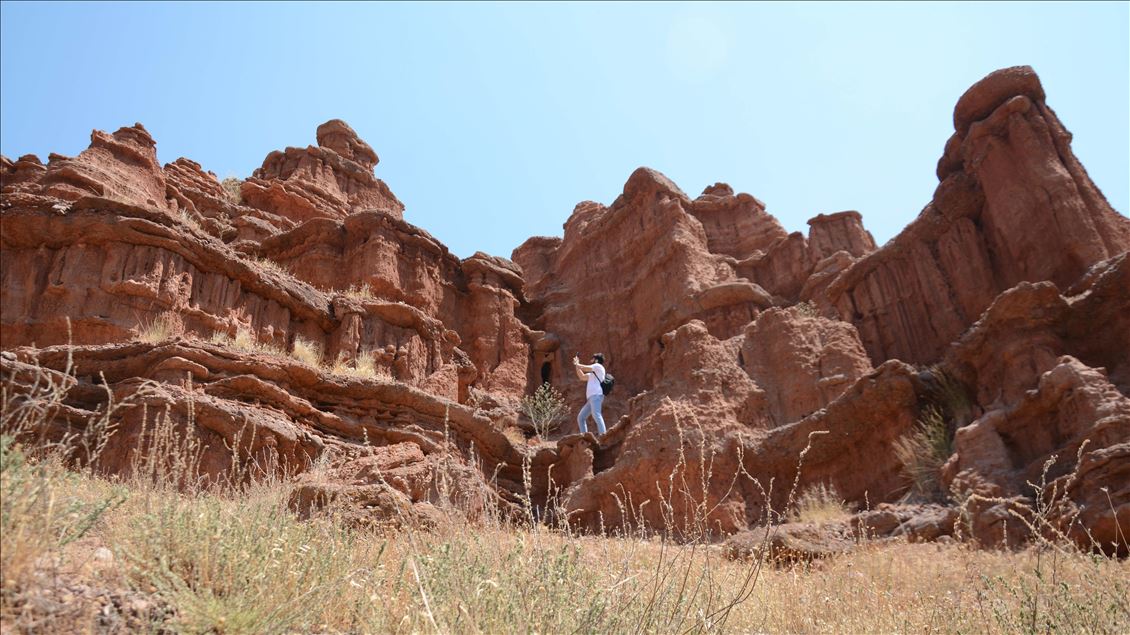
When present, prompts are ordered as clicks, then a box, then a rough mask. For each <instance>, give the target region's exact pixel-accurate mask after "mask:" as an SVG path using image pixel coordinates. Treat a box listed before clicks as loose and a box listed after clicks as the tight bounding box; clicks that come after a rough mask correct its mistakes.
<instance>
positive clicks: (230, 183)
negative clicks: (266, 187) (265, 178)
mask: <svg viewBox="0 0 1130 635" xmlns="http://www.w3.org/2000/svg"><path fill="white" fill-rule="evenodd" d="M242 185H243V179H239V178H236V177H234V176H229V177H227V178H226V179H224V180H223V181H220V187H222V188H224V193H225V194H227V196H228V200H230V201H231V202H233V203H236V204H237V205H238V204H241V203H243V193H242V192H240V187H241V186H242Z"/></svg>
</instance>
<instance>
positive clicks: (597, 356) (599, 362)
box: [592, 353, 604, 364]
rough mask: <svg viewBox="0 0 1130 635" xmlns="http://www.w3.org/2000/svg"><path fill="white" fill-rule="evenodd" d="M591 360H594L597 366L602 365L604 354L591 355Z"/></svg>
mask: <svg viewBox="0 0 1130 635" xmlns="http://www.w3.org/2000/svg"><path fill="white" fill-rule="evenodd" d="M592 358H593V359H595V360H596V363H598V364H603V363H604V353H593V354H592Z"/></svg>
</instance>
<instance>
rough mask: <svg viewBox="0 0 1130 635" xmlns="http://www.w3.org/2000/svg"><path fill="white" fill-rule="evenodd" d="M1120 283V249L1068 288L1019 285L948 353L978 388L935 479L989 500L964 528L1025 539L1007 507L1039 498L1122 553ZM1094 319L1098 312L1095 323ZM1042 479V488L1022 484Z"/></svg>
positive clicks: (1127, 448)
mask: <svg viewBox="0 0 1130 635" xmlns="http://www.w3.org/2000/svg"><path fill="white" fill-rule="evenodd" d="M1127 289H1130V260H1128V259H1127V257H1126V255H1122V256H1120V257H1119V258H1117V259H1115V260H1113V261H1110V262H1104V263H1101V264H1099V265H1097V266H1096V267H1095V269H1094V271H1093V275H1092V276H1090V277H1089V280H1088V281H1087V284H1086V286H1084V287H1083V288H1082V289H1080V290H1079V293H1078V294H1077V295H1074V296H1068V297H1064V296H1062V295H1060V294H1059V292H1058V291H1057V289H1056V288H1055V286H1054V285H1052V284H1051V283H1047V282H1044V283H1038V284H1027V283H1025V284H1021V285H1019V286H1017V287H1016V288H1014V289H1012V290H1010V291H1008V292H1006V293H1004V294H1002V295H1001V296H1000V297H999V298H998V299H997V300H996V301H995V302H994V303H993V305H992V306H991V307H990V308H989V310H988V311H987V312H986V313H985V315H984V316H983V317H982V318H981V319H980V320H979V321H978V322H977V324H976V325H974V327H973V328H972V329H970V331H969V332H968V333H966V335H965V336H964V337H962V339H961V340H959V341H958V342H957V343H956V344H955V345H954V347H953V348H952V349H951V351H950V353H949V354H948V355H947V357H946V364H947V366H948V367H949V368H951V369H952V370H953V372H954V374H955V376H957V377H959V378H960V379H961V381H963V382H964V383H965V384H966V385H969V386H976V387H977V394H976V397H975V400H976V403H977V404H978V406H979V409H980V411H981V414H980V416H979V417H978V418H977V419H976V420H975V421H973V422H972V423H971V424H970V425H968V426H965V427H962V428H959V429H958V430H957V431H956V434H955V438H954V447H955V453H954V456H953V457H952V458H951V459H950V461H949V462H948V463H947V464H946V467H945V470H944V471H943V477H944V479H945V483H946V486H947V488H949V489H951V490H954V491H956V492H959V493H962V494H963V495H976V496H977V497H981V498H984V499H988V500H980V501H973V503H972V504H973V505H974V506H975V507H978V508H981V513H980V514H978V515H977V517H978V522H975V523H974V534H975V536H976V537H977V538H978V539H979V540H981V541H983V542H985V543H986V544H997V543H999V542H1001V541H1002V540H1004V541H1005V542H1011V543H1016V542H1018V541H1020V540H1023V539H1025V538H1027V537H1028V536H1027V534H1028V529H1027V527H1026V526H1025V525H1024V524H1023V523H1022V522H1021V521H1020V520H1019V519H1018V518H1016V517H1015V516H1014V515H1013V514H1011V513H1010V512H1009V511H1008V510H1009V509H1010V508H1013V507H1014V506H1015V505H1016V503H1017V502H1021V503H1023V502H1026V501H1027V502H1029V503H1031V504H1030V507H1033V508H1034V507H1035V499H1036V498H1040V499H1041V504H1042V505H1046V506H1048V507H1049V519H1050V521H1051V522H1052V523H1054V524H1055V525H1056V526H1057V527H1058V528H1059V529H1060V530H1061V531H1063V532H1065V533H1068V534H1071V535H1073V536H1074V537H1075V538H1076V539H1077V540H1078V541H1079V542H1080V543H1082V544H1089V542H1090V541H1091V540H1094V541H1095V542H1096V543H1098V544H1099V545H1101V546H1102V547H1103V548H1104V549H1106V550H1113V551H1120V552H1123V553H1125V550H1126V548H1127V546H1126V543H1125V541H1124V539H1121V538H1120V537H1119V536H1120V535H1119V533H1118V532H1119V527H1120V526H1122V527H1125V523H1126V520H1127V516H1128V515H1130V489H1128V488H1127V487H1126V486H1125V483H1127V476H1130V460H1128V457H1130V442H1128V441H1127V439H1130V398H1128V397H1127V393H1128V391H1127V384H1126V379H1127V375H1128V370H1127V364H1128V363H1130V359H1128V355H1127V353H1126V352H1127V351H1130V347H1128V345H1130V342H1128V341H1127V337H1128V336H1127V333H1128V329H1130V323H1128V319H1130V318H1128V317H1127V316H1128V315H1130V294H1128V293H1127V292H1126V291H1127ZM1100 316H1101V317H1103V318H1107V319H1106V320H1104V321H1102V322H1100V323H1101V324H1102V327H1100V328H1099V329H1097V330H1096V329H1095V328H1094V324H1095V322H1093V320H1095V319H1096V318H1099V317H1100ZM1085 324H1087V325H1090V327H1089V328H1088V327H1085V326H1084V325H1085ZM1084 360H1085V361H1084ZM1107 364H1109V366H1107ZM1041 483H1043V484H1044V486H1042V489H1043V490H1044V491H1043V492H1039V491H1037V490H1036V488H1035V486H1034V485H1032V484H1037V485H1039V484H1041ZM1104 487H1105V488H1106V489H1105V491H1104V490H1103V488H1104ZM1053 490H1054V491H1055V494H1054V495H1053V494H1052V492H1053ZM1030 522H1035V521H1032V520H1030ZM1007 525H1011V526H1012V529H1011V532H1012V533H1010V534H1006V533H1004V531H1005V527H1006V526H1007ZM1041 529H1044V528H1043V527H1041Z"/></svg>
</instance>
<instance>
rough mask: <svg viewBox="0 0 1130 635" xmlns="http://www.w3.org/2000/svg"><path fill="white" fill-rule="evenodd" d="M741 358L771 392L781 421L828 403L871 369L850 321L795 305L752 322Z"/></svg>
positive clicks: (772, 406)
mask: <svg viewBox="0 0 1130 635" xmlns="http://www.w3.org/2000/svg"><path fill="white" fill-rule="evenodd" d="M738 361H739V362H740V363H741V364H742V366H743V367H744V368H745V369H746V372H748V373H749V375H750V377H752V378H753V379H754V381H756V382H757V384H758V385H759V386H761V387H762V388H763V389H764V390H765V391H766V394H767V395H768V400H769V415H770V417H771V418H772V420H773V421H774V422H776V423H777V424H778V425H783V424H785V423H789V422H792V421H799V420H800V419H803V418H805V417H807V416H808V415H810V414H812V413H813V412H815V411H817V410H819V409H820V408H823V407H824V406H827V405H828V404H829V403H831V402H832V401H834V400H835V399H836V398H837V397H839V396H840V395H841V394H843V392H844V390H845V389H846V388H847V387H848V386H850V385H851V384H854V383H855V382H856V380H858V379H859V378H860V377H862V376H864V375H866V374H868V373H870V372H871V370H872V368H871V363H870V362H869V361H868V359H867V353H866V352H864V350H863V346H862V345H861V344H860V343H859V335H858V334H857V333H856V332H855V328H854V327H852V325H851V324H848V323H846V322H839V321H835V320H828V319H824V318H820V317H815V316H805V315H802V314H801V313H800V312H799V311H797V310H796V309H791V310H782V309H769V310H768V311H765V312H764V313H762V314H761V315H759V316H758V317H757V319H756V320H755V321H753V322H751V323H750V324H749V327H748V328H747V329H746V332H745V336H744V340H743V342H742V347H741V351H740V352H739V356H738Z"/></svg>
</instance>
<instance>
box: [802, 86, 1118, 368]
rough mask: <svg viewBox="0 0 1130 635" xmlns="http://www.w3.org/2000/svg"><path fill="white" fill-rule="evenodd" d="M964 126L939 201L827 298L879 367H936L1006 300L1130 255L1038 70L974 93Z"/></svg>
mask: <svg viewBox="0 0 1130 635" xmlns="http://www.w3.org/2000/svg"><path fill="white" fill-rule="evenodd" d="M954 127H955V132H954V135H953V137H951V138H950V140H949V141H948V142H947V143H946V148H945V153H944V155H943V157H942V159H941V160H940V161H939V163H938V177H939V179H940V180H941V183H939V185H938V188H937V190H935V192H934V198H933V200H932V201H931V202H930V203H929V204H928V205H927V206H926V208H925V209H924V210H922V213H921V214H920V215H919V216H918V218H917V219H916V220H915V221H914V222H913V223H911V225H910V226H909V227H907V229H905V230H904V231H903V232H901V233H900V234H899V235H898V236H896V237H895V238H894V239H892V240H891V241H890V243H888V244H887V245H885V246H884V247H883V248H882V249H880V250H878V251H876V252H875V253H873V254H871V255H869V256H868V257H866V258H864V259H862V260H861V261H860V262H858V263H856V264H855V265H853V266H852V267H850V268H848V269H847V270H846V271H844V272H843V273H841V274H840V275H839V277H837V278H836V280H835V282H833V283H832V284H831V285H830V286H829V287H828V289H827V295H826V297H824V298H821V299H820V300H819V302H820V303H821V305H822V306H823V307H825V309H826V310H827V311H828V312H830V313H832V314H835V315H838V316H840V317H841V318H842V319H845V320H848V321H851V322H852V323H854V324H855V325H856V327H857V328H858V329H859V333H860V336H861V338H862V340H863V344H864V346H865V347H866V348H867V351H868V353H869V354H870V355H871V359H872V361H873V362H875V363H878V362H881V361H883V360H886V359H892V358H897V359H901V360H904V361H908V362H915V363H925V362H931V361H935V360H937V359H938V358H939V357H941V355H942V354H943V353H944V351H945V347H946V345H947V344H948V343H949V342H951V341H953V340H954V339H956V338H957V337H958V336H960V335H961V334H962V332H963V331H964V330H965V329H966V328H968V327H969V326H970V325H971V324H972V323H973V322H975V321H976V320H977V318H978V317H979V316H980V315H981V313H982V312H983V311H984V310H985V309H987V308H988V307H989V304H991V303H992V301H993V299H994V298H995V297H996V296H997V295H998V294H1000V293H1001V292H1003V291H1005V290H1007V289H1009V288H1011V287H1013V286H1015V285H1017V284H1019V283H1021V282H1037V281H1042V280H1047V281H1050V282H1053V283H1055V284H1056V285H1058V286H1059V287H1060V288H1062V289H1066V288H1067V287H1069V286H1070V285H1071V284H1073V283H1074V282H1075V281H1076V280H1077V279H1078V278H1079V277H1080V276H1082V275H1083V274H1084V273H1085V272H1086V271H1087V268H1088V267H1090V266H1091V265H1093V264H1094V263H1096V262H1099V261H1101V260H1104V259H1106V258H1109V257H1112V256H1115V255H1117V254H1119V253H1122V252H1125V251H1126V250H1127V249H1130V221H1128V220H1127V219H1126V217H1124V216H1121V215H1119V214H1118V213H1117V212H1115V211H1114V210H1113V209H1112V208H1111V207H1110V205H1109V203H1107V201H1106V199H1105V198H1103V196H1102V194H1101V193H1099V191H1098V189H1097V188H1096V187H1095V185H1094V183H1093V182H1092V181H1091V179H1090V178H1089V177H1088V176H1087V173H1086V171H1085V170H1083V168H1082V166H1081V165H1080V164H1079V161H1078V160H1077V159H1076V157H1075V155H1074V154H1073V153H1072V152H1071V147H1070V141H1071V135H1070V133H1068V132H1067V130H1066V129H1065V128H1064V127H1063V124H1061V123H1060V121H1059V119H1058V118H1057V117H1056V115H1055V113H1054V112H1053V111H1052V110H1051V108H1049V107H1048V106H1047V104H1046V103H1045V102H1044V91H1043V88H1042V87H1041V86H1040V82H1039V79H1038V78H1037V77H1036V74H1035V73H1034V72H1033V71H1032V69H1031V68H1029V67H1015V68H1009V69H1004V70H1001V71H997V72H995V73H992V74H990V75H989V76H987V77H985V78H984V79H983V80H981V81H980V82H978V83H977V84H975V85H974V86H973V87H971V88H970V89H969V90H968V91H966V93H965V94H964V95H963V96H962V97H961V99H959V100H958V103H957V106H956V107H955V109H954Z"/></svg>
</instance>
